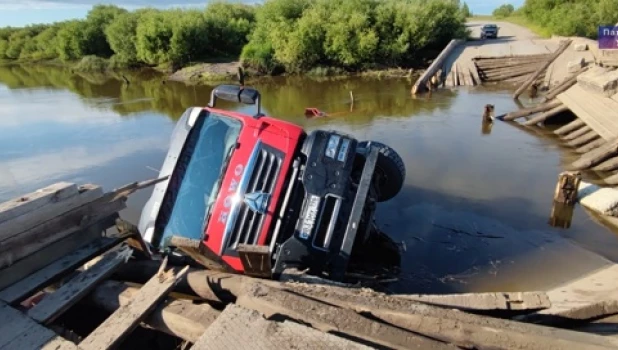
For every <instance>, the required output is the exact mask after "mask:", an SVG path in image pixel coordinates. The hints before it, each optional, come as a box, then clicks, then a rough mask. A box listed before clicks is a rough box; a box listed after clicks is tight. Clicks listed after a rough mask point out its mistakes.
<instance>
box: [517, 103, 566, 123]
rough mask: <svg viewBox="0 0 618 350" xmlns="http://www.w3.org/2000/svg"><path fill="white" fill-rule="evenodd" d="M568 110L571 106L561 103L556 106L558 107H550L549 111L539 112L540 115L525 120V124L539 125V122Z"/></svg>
mask: <svg viewBox="0 0 618 350" xmlns="http://www.w3.org/2000/svg"><path fill="white" fill-rule="evenodd" d="M568 110H569V107H567V106H565V105H559V106H556V107H554V108H552V109H550V110H549V111H546V112H543V113H541V114H539V115H538V116H536V117H534V118H531V119H530V120H528V121H525V122H524V123H523V124H524V125H525V126H532V125H537V124H539V123H542V122H544V121H546V120H547V119H549V118H551V117H553V116H555V115H557V114H560V113H563V112H566V111H568Z"/></svg>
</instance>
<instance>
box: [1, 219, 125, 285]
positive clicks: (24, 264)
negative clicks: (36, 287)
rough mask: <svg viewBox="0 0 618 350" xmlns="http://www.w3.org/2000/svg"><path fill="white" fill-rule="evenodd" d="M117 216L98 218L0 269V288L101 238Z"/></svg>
mask: <svg viewBox="0 0 618 350" xmlns="http://www.w3.org/2000/svg"><path fill="white" fill-rule="evenodd" d="M117 216H118V214H114V215H111V216H109V217H107V218H104V219H102V220H99V221H98V222H96V223H94V224H93V225H90V226H88V227H85V228H83V229H81V230H80V231H79V232H77V233H76V234H73V235H70V236H67V237H65V238H63V239H61V240H58V241H56V242H54V243H52V244H50V245H48V246H45V247H43V248H42V249H41V250H39V251H37V252H36V254H32V255H29V256H27V257H25V258H23V259H21V260H19V261H17V262H16V263H15V264H13V265H11V266H9V267H5V268H4V269H0V289H4V288H7V287H8V286H10V285H11V284H13V283H16V282H18V281H19V280H21V279H23V278H25V277H27V276H29V275H30V274H32V273H35V272H36V271H38V270H40V269H42V268H44V267H45V266H47V265H48V264H50V263H51V262H53V261H56V260H57V259H59V258H61V257H62V256H64V255H67V254H70V253H71V252H72V251H74V250H76V249H79V248H80V247H82V246H84V245H85V244H88V243H90V242H92V241H94V240H96V239H99V238H101V236H102V233H103V231H104V230H105V229H107V228H108V227H111V226H112V225H113V224H114V220H115V219H116V217H117Z"/></svg>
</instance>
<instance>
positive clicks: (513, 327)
mask: <svg viewBox="0 0 618 350" xmlns="http://www.w3.org/2000/svg"><path fill="white" fill-rule="evenodd" d="M155 182H156V181H150V182H146V183H141V184H137V183H136V184H132V185H129V186H125V187H123V188H121V189H118V190H116V191H112V192H109V193H103V192H102V191H101V190H97V191H98V194H97V195H91V194H89V196H91V197H87V198H85V199H81V195H82V194H83V193H86V192H88V191H87V190H85V189H86V188H88V189H91V188H98V187H96V186H90V185H89V186H82V187H79V188H78V187H77V186H75V185H74V184H68V183H61V184H55V185H52V186H50V187H47V188H45V189H43V190H39V191H37V192H34V193H31V194H29V195H27V196H24V197H22V198H18V199H15V200H12V201H10V202H7V203H4V204H1V205H0V208H2V210H1V211H0V224H2V225H6V226H5V227H12V228H13V230H12V231H4V230H3V231H0V233H2V235H3V237H4V241H3V242H5V241H7V240H8V239H11V240H10V241H9V242H13V241H16V240H17V239H18V238H20V242H22V243H23V244H26V245H27V246H31V247H28V249H26V248H25V247H23V248H22V249H19V250H15V252H14V253H13V255H11V259H10V261H9V260H7V261H8V262H7V263H6V265H4V266H3V268H2V270H0V273H3V274H4V276H16V277H12V278H11V280H10V282H5V280H4V279H2V280H1V281H2V283H3V286H2V287H1V288H0V300H1V302H0V319H1V320H2V321H1V322H0V349H20V350H22V349H23V350H29V349H112V348H123V347H124V348H150V347H151V346H152V344H149V345H146V344H145V343H144V341H145V339H149V338H148V337H146V336H144V334H145V333H141V334H139V336H137V335H136V332H150V333H147V334H156V335H160V336H161V337H167V338H155V339H158V340H157V344H158V345H159V348H161V349H164V348H170V349H176V348H178V347H179V346H183V347H184V348H188V347H189V346H190V347H191V348H192V349H227V348H234V349H239V350H243V349H248V350H249V349H267V348H275V347H276V348H281V349H292V348H293V349H325V348H328V349H371V348H388V349H413V348H421V349H457V348H465V349H469V348H475V349H532V348H543V349H612V348H616V347H617V346H618V342H617V341H615V340H614V338H612V337H605V336H600V335H595V334H589V333H584V332H575V331H572V330H568V329H566V327H568V324H566V325H565V324H561V325H560V327H563V328H550V327H544V326H541V325H537V324H534V323H541V324H547V322H549V321H546V320H545V319H544V318H543V317H540V316H539V317H533V316H531V315H549V316H551V315H552V312H550V311H548V310H552V307H553V305H552V301H551V299H550V298H549V297H548V294H546V293H544V292H525V293H523V292H521V293H479V294H454V295H399V296H395V295H387V294H383V293H378V292H376V291H373V290H370V289H366V288H360V287H358V286H345V285H342V284H341V283H332V282H329V281H325V280H321V279H319V278H317V277H312V278H308V277H309V276H307V275H304V274H303V273H301V272H298V271H288V272H286V274H285V275H284V276H283V278H282V279H281V280H279V281H273V280H264V279H258V278H252V277H249V276H244V275H236V274H229V273H225V272H221V271H214V270H207V269H203V268H200V267H194V268H189V267H187V261H189V260H188V259H185V258H181V257H178V256H169V257H162V256H159V255H157V254H151V253H150V251H149V250H148V247H147V246H146V245H145V244H144V242H143V241H142V240H141V237H140V236H139V234H138V233H137V230H136V229H135V227H134V226H133V225H131V224H129V223H127V222H126V221H124V220H122V219H120V218H119V215H118V210H120V209H119V208H122V207H124V201H125V200H126V196H127V195H129V194H130V193H131V192H133V191H135V190H136V189H139V188H143V187H144V186H147V185H151V184H153V183H155ZM71 203H72V204H71ZM110 203H120V204H114V205H117V206H112V204H110ZM110 208H111V209H110ZM106 210H107V211H106ZM37 212H39V213H40V215H39V214H37ZM89 218H96V220H95V219H89ZM14 220H18V221H19V222H20V223H21V224H20V225H23V226H19V225H18V226H15V225H13V224H10V223H11V221H14ZM9 225H10V226H9ZM53 225H55V226H53ZM50 227H53V228H54V229H53V230H47V228H50ZM44 232H45V234H43V233H44ZM67 232H69V233H67ZM60 233H62V234H60ZM35 236H36V237H47V240H48V242H49V243H48V244H47V245H45V246H37V245H36V244H38V240H35V239H31V237H35ZM12 247H13V248H15V246H12ZM7 249H8V246H7ZM22 252H30V253H29V254H25V253H22ZM195 266H198V265H197V264H196V265H195ZM168 267H169V269H168ZM608 273H610V272H608ZM578 288H579V287H578ZM562 294H564V293H561V294H560V295H562ZM100 312H102V313H103V315H104V317H98V318H97V317H96V315H97V314H98V313H100ZM560 312H561V314H560V315H566V316H567V317H571V316H572V317H573V318H576V319H577V321H578V322H582V321H586V320H587V319H589V318H590V317H593V316H594V317H599V315H600V314H599V313H598V312H596V313H594V312H593V313H590V312H588V313H587V314H582V313H575V314H573V313H565V307H564V305H562V307H561V308H560ZM491 315H493V316H491ZM591 315H593V316H591ZM513 317H520V318H521V317H523V318H522V320H524V322H519V321H514V320H509V318H513ZM526 317H529V318H530V321H529V320H528V319H527V318H526ZM532 320H533V321H532ZM532 322H534V323H532ZM92 323H94V324H92ZM140 326H141V327H140ZM165 339H167V340H171V343H169V344H168V343H166V342H165V341H163V340H165ZM140 342H141V343H140ZM164 344H168V345H169V346H168V347H165V346H164Z"/></svg>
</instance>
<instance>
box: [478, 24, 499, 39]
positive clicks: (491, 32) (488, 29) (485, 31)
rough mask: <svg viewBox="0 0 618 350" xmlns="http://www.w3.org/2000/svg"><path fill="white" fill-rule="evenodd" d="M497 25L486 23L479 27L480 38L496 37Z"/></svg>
mask: <svg viewBox="0 0 618 350" xmlns="http://www.w3.org/2000/svg"><path fill="white" fill-rule="evenodd" d="M498 29H500V27H498V26H497V25H495V24H486V25H484V26H483V27H482V28H481V39H489V38H493V39H496V38H497V37H498Z"/></svg>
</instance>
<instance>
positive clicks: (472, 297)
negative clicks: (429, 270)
mask: <svg viewBox="0 0 618 350" xmlns="http://www.w3.org/2000/svg"><path fill="white" fill-rule="evenodd" d="M395 297H397V298H402V299H406V300H414V301H418V302H422V303H425V304H430V305H436V306H442V307H450V308H455V309H459V310H469V311H481V310H541V309H546V308H548V307H550V306H551V302H550V301H549V298H548V297H547V294H545V292H506V293H462V294H443V295H423V294H416V295H410V294H409V295H397V296H395Z"/></svg>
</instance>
